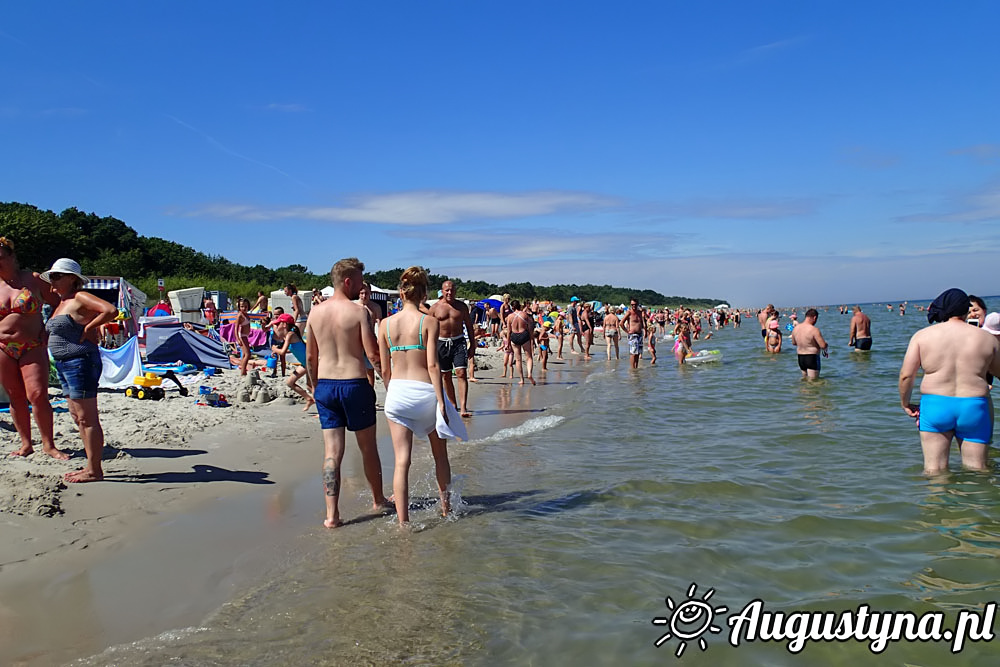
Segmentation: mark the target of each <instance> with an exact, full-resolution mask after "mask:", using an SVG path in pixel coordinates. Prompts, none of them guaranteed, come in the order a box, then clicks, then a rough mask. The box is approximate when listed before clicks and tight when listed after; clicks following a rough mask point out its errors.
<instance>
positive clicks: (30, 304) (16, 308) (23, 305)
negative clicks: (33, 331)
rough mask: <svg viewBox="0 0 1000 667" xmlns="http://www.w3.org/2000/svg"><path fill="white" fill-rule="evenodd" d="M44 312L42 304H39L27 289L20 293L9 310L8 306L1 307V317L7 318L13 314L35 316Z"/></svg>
mask: <svg viewBox="0 0 1000 667" xmlns="http://www.w3.org/2000/svg"><path fill="white" fill-rule="evenodd" d="M41 310H42V304H41V303H39V301H38V299H36V298H35V295H34V294H32V293H31V290H30V289H28V288H27V287H25V288H24V289H22V290H21V291H20V292H18V294H17V297H16V298H15V299H14V304H13V305H12V306H11V307H10V308H8V307H7V306H0V317H7V316H8V315H10V314H11V313H20V314H22V315H34V314H35V313H38V312H40V311H41Z"/></svg>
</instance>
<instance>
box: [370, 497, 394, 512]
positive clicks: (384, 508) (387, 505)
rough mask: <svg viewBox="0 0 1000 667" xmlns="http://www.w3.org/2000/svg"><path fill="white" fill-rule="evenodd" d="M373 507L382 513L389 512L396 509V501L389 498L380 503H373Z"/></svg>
mask: <svg viewBox="0 0 1000 667" xmlns="http://www.w3.org/2000/svg"><path fill="white" fill-rule="evenodd" d="M372 509H373V510H375V511H376V512H379V513H381V514H388V513H389V512H395V511H396V502H395V501H394V500H392V499H391V498H387V499H385V500H383V501H382V502H380V503H375V504H374V505H372Z"/></svg>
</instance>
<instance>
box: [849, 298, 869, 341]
mask: <svg viewBox="0 0 1000 667" xmlns="http://www.w3.org/2000/svg"><path fill="white" fill-rule="evenodd" d="M848 345H850V346H851V347H853V348H854V349H855V350H870V349H872V321H871V318H869V317H868V316H867V315H865V314H864V313H863V312H861V306H854V315H853V316H852V317H851V340H850V342H849V343H848Z"/></svg>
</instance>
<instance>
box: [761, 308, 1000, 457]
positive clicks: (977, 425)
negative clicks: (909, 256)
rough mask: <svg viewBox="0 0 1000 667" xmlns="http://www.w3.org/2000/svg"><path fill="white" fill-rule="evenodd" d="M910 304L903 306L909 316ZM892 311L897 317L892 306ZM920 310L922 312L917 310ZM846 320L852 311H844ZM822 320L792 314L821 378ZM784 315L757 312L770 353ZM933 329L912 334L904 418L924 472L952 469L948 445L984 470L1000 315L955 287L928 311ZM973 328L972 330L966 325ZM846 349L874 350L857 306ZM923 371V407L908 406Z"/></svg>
mask: <svg viewBox="0 0 1000 667" xmlns="http://www.w3.org/2000/svg"><path fill="white" fill-rule="evenodd" d="M906 305H907V304H906V302H903V303H901V304H899V313H900V315H905V312H906ZM888 310H890V311H891V310H892V306H891V304H890V305H889V306H888ZM917 310H920V311H922V310H923V308H922V307H919V306H918V307H917ZM840 312H841V313H842V314H845V313H846V312H847V308H846V307H844V306H841V307H840ZM818 317H819V313H818V311H817V310H816V309H815V308H810V309H809V310H807V311H806V313H805V318H804V320H805V321H804V322H801V323H799V322H797V318H796V315H795V313H792V315H791V318H792V323H790V325H789V326H790V327H791V340H792V343H793V344H794V345H796V347H797V352H798V362H799V368H800V369H801V370H802V374H803V376H804V377H808V378H815V377H817V376H818V375H819V371H820V360H819V354H821V353H822V355H823V356H824V357H825V356H828V351H829V344H828V343H827V341H826V340H825V339H824V338H823V335H822V333H821V332H820V331H819V328H818V327H817V326H816V321H817V318H818ZM779 318H780V315H778V313H777V311H776V310H775V309H774V306H773V305H770V304H769V305H768V306H767V308H765V309H764V310H762V311H760V312H759V313H758V319H759V321H760V323H761V336H762V337H763V338H764V341H765V347H766V349H767V350H768V351H769V352H773V353H777V352H780V351H781V343H780V341H781V333H780V329H779V326H778V320H779ZM927 320H928V322H929V323H930V325H931V326H928V327H926V328H924V329H921V330H920V331H918V332H916V333H915V334H913V336H912V337H911V338H910V342H909V344H908V346H907V350H906V354H905V356H904V357H903V362H902V367H901V368H900V372H899V383H898V384H899V398H900V404H901V407H902V409H903V411H904V412H905V413H906V414H907V415H908V416H910V417H912V418H913V419H914V420H915V421H916V423H917V426H918V429H919V432H920V442H921V447H922V450H923V456H924V472H925V473H926V474H936V473H940V472H943V471H946V470H947V469H948V454H949V450H950V449H951V442H952V440H955V441H956V442H957V443H958V448H959V452H960V454H961V457H962V463H963V465H964V466H965V467H967V468H970V469H974V470H984V469H986V457H987V453H988V450H989V444H990V443H991V442H992V441H993V398H992V396H991V394H990V391H991V388H992V384H993V378H994V377H995V376H997V375H1000V313H995V312H994V313H988V312H987V307H986V303H985V302H984V301H983V299H982V298H980V297H977V296H975V295H969V294H966V293H965V292H964V291H962V290H960V289H957V288H952V289H949V290H946V291H944V292H942V293H941V294H940V295H939V296H938V297H937V298H936V299H934V301H933V302H932V303H931V304H930V306H928V307H927ZM969 325H972V326H969ZM849 336H850V338H849V341H848V344H849V345H850V346H851V347H853V348H854V349H855V350H859V351H868V350H871V349H872V327H871V319H870V318H869V317H868V315H866V314H865V313H864V312H863V311H862V309H861V307H860V306H854V307H853V309H852V316H851V323H850V333H849ZM920 370H922V371H923V379H922V380H921V383H920V402H919V403H913V402H912V401H911V398H912V393H913V388H914V383H915V381H916V377H917V373H918V372H919V371H920Z"/></svg>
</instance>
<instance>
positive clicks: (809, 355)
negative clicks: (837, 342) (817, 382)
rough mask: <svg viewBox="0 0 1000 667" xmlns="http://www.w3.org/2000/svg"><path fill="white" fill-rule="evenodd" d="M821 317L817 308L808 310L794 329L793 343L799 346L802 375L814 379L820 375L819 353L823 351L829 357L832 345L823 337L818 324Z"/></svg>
mask: <svg viewBox="0 0 1000 667" xmlns="http://www.w3.org/2000/svg"><path fill="white" fill-rule="evenodd" d="M817 319H819V312H818V311H817V310H816V309H815V308H810V309H809V310H807V311H806V316H805V319H804V321H803V322H802V323H801V324H799V325H798V326H797V327H795V328H794V329H792V335H791V341H792V345H794V346H795V347H797V348H798V353H799V369H800V370H801V371H802V377H807V378H809V379H814V378H818V377H819V367H820V363H819V355H820V352H821V351H822V353H823V356H824V357H828V356H830V355H829V349H830V346H829V345H828V344H827V342H826V341H825V340H824V339H823V334H822V333H820V330H819V328H818V327H817V326H816V320H817Z"/></svg>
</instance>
